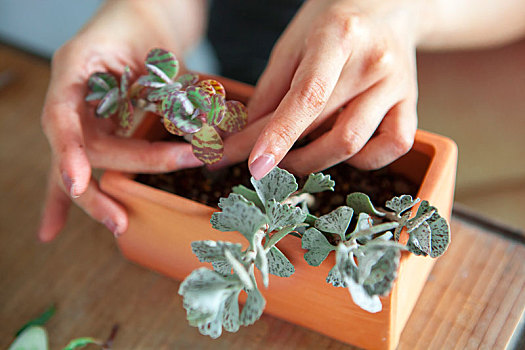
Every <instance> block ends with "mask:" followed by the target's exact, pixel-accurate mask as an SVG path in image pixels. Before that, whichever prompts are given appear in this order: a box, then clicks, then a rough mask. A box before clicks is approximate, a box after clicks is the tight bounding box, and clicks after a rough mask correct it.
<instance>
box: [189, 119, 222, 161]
mask: <svg viewBox="0 0 525 350" xmlns="http://www.w3.org/2000/svg"><path fill="white" fill-rule="evenodd" d="M191 146H192V149H193V154H194V155H195V157H197V159H199V160H200V161H202V162H203V163H205V164H213V163H217V162H218V161H220V160H221V159H222V155H223V153H224V145H223V142H222V139H221V136H220V135H219V133H218V132H217V130H215V128H214V127H213V126H210V125H208V124H202V128H201V129H200V130H199V131H197V132H196V133H195V134H193V138H192V139H191Z"/></svg>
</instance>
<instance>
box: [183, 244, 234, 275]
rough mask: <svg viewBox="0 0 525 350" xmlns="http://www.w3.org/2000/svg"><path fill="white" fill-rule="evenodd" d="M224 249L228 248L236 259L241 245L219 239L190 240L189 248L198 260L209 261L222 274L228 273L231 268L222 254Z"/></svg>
mask: <svg viewBox="0 0 525 350" xmlns="http://www.w3.org/2000/svg"><path fill="white" fill-rule="evenodd" d="M225 249H228V250H229V251H230V252H231V253H232V254H233V255H234V256H235V257H236V258H237V259H241V250H242V245H240V244H237V243H230V242H221V241H218V242H215V241H195V242H191V250H192V252H193V254H195V255H196V256H197V258H198V259H199V261H200V262H209V263H211V264H212V265H213V268H214V270H215V271H217V272H219V273H220V274H222V275H229V274H231V269H232V268H231V265H230V264H229V263H228V262H227V261H226V257H225V256H224V250H225Z"/></svg>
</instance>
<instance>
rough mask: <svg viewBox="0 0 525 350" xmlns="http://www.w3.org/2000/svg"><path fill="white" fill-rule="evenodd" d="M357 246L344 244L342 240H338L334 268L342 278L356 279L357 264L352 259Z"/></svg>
mask: <svg viewBox="0 0 525 350" xmlns="http://www.w3.org/2000/svg"><path fill="white" fill-rule="evenodd" d="M357 248H358V246H357V245H356V246H350V247H349V246H346V244H345V243H344V242H339V244H338V245H337V247H336V250H335V268H337V269H338V271H339V275H340V276H341V278H342V279H343V281H344V280H345V279H346V278H353V279H354V280H355V279H357V265H356V263H355V261H354V252H355V250H356V249H357Z"/></svg>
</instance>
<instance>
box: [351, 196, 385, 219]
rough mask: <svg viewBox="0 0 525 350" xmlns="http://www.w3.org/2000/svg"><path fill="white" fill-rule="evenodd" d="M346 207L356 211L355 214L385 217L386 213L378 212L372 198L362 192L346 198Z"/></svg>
mask: <svg viewBox="0 0 525 350" xmlns="http://www.w3.org/2000/svg"><path fill="white" fill-rule="evenodd" d="M346 205H348V206H349V207H350V208H352V209H354V213H355V214H359V213H367V214H369V215H375V216H379V217H383V216H385V214H384V213H382V212H380V211H378V210H377V209H376V208H375V207H374V205H373V204H372V202H371V201H370V197H368V196H367V195H366V194H364V193H361V192H354V193H351V194H349V195H348V196H347V197H346Z"/></svg>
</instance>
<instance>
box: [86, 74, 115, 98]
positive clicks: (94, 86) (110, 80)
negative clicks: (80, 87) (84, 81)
mask: <svg viewBox="0 0 525 350" xmlns="http://www.w3.org/2000/svg"><path fill="white" fill-rule="evenodd" d="M88 87H89V89H90V90H91V92H104V93H106V92H108V91H109V90H111V89H113V88H116V87H117V79H116V78H115V77H114V76H113V75H111V74H109V73H105V72H96V73H93V74H91V76H90V77H89V79H88Z"/></svg>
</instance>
